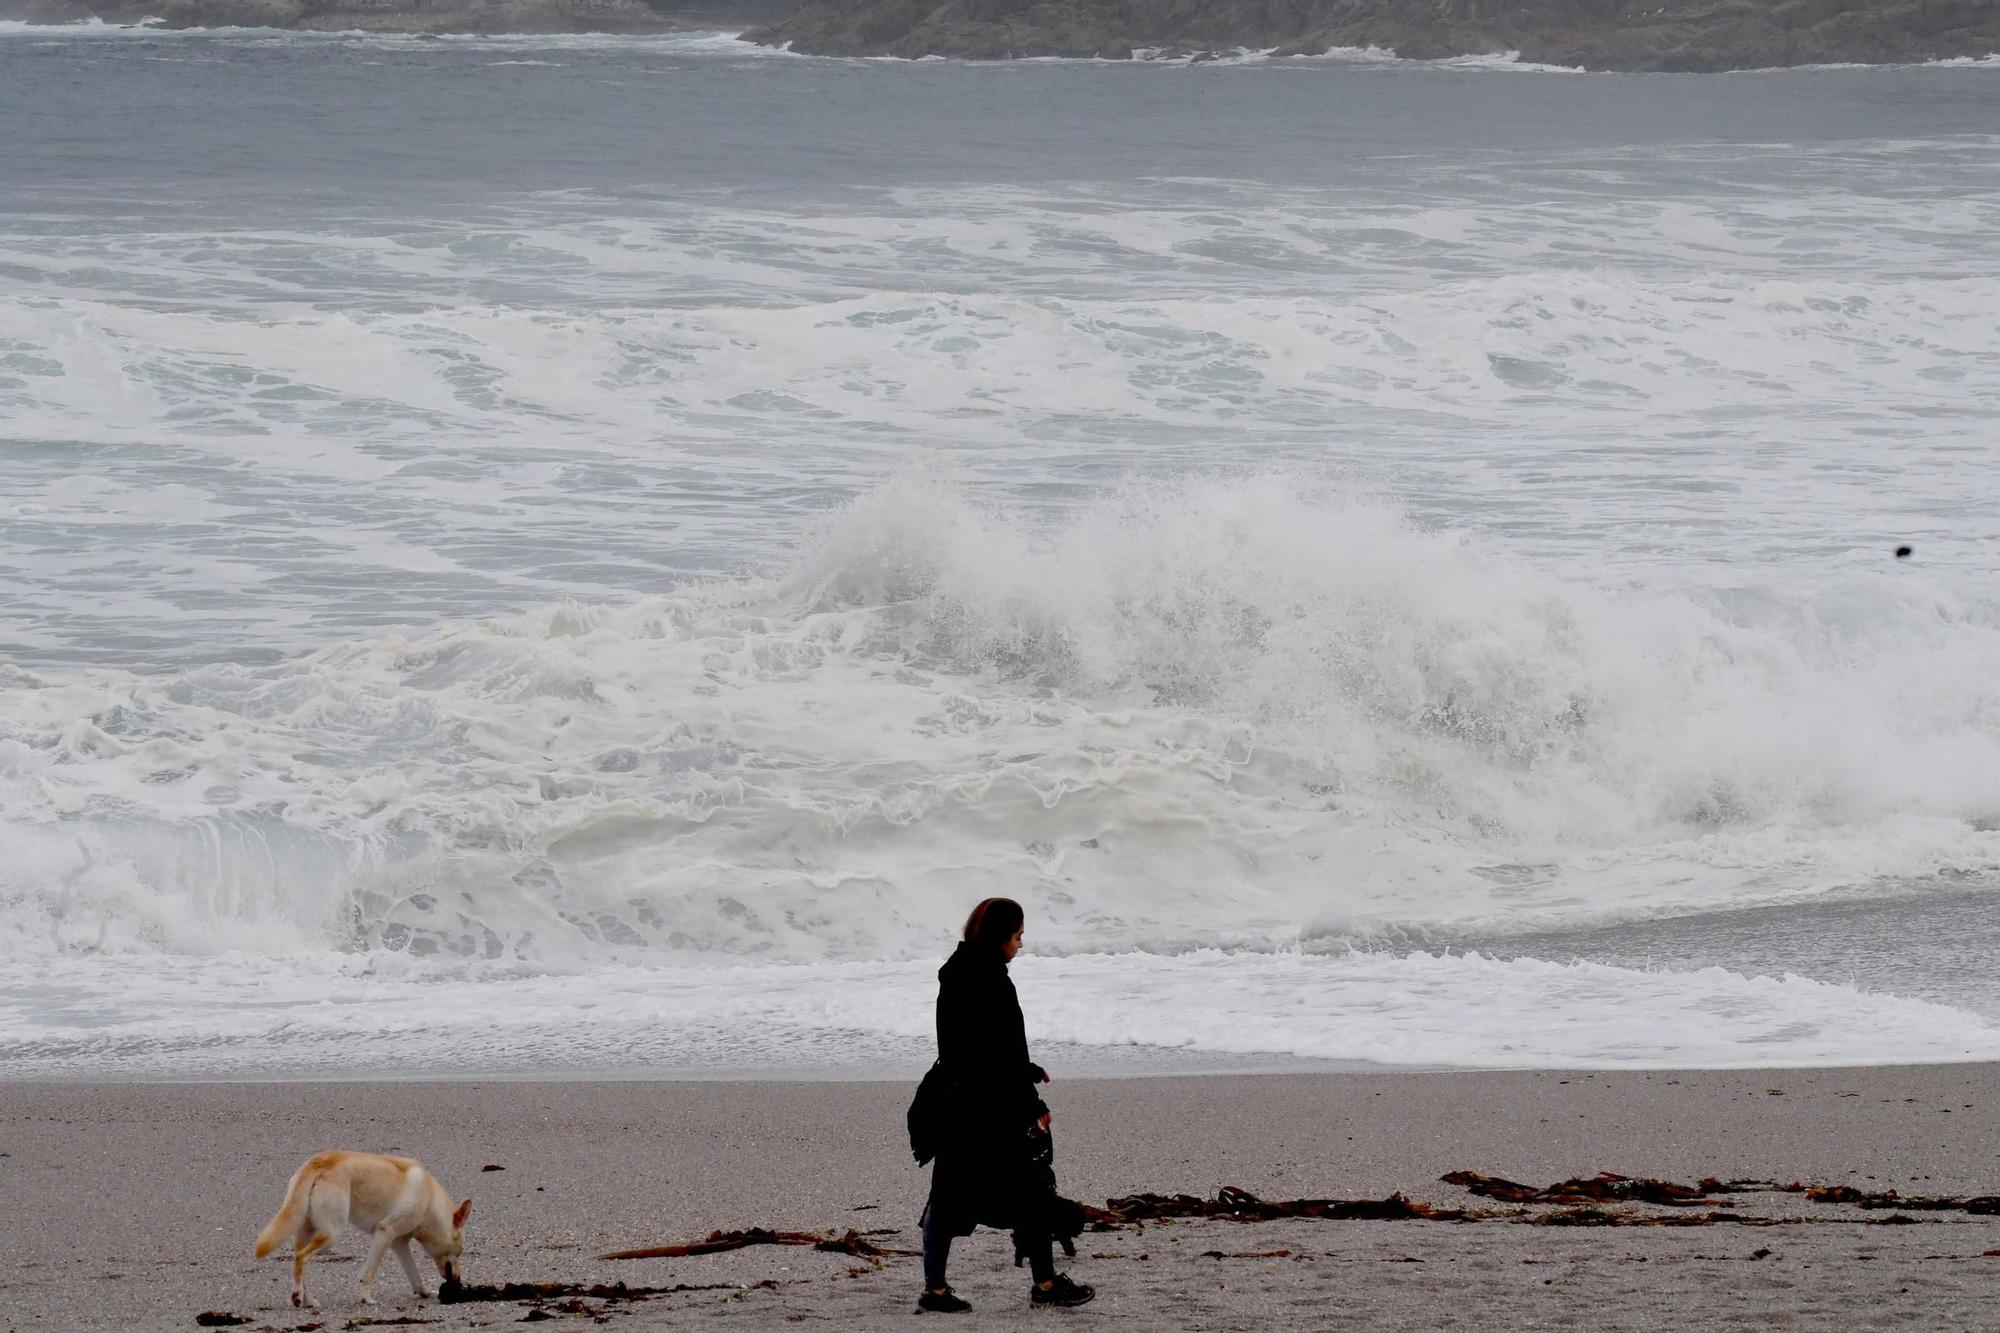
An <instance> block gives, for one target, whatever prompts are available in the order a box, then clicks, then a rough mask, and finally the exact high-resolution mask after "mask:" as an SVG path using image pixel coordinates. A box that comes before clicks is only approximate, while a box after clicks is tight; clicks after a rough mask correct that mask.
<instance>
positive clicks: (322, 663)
mask: <svg viewBox="0 0 2000 1333" xmlns="http://www.w3.org/2000/svg"><path fill="white" fill-rule="evenodd" d="M0 124H4V127H5V129H4V133H0V463H3V464H4V466H0V588H5V589H6V594H7V595H6V596H5V597H4V598H0V1076H4V1077H59V1076H92V1077H104V1076H110V1077H258V1076H270V1075H286V1074H301V1073H306V1074H318V1075H335V1076H340V1075H361V1074H380V1073H390V1074H402V1075H410V1076H416V1075H425V1074H458V1073H494V1072H507V1073H517V1074H551V1075H555V1074H569V1073H576V1072H592V1073H599V1074H651V1075H670V1076H685V1075H704V1074H713V1073H719V1072H745V1071H751V1072H789V1073H826V1072H841V1073H875V1074H896V1075H901V1074H903V1073H905V1072H907V1071H909V1070H910V1069H912V1068H914V1067H918V1066H920V1065H921V1064H922V1063H923V1062H924V1061H925V1060H926V1059H927V1058H928V1056H927V1044H928V1037H929V1031H930V1021H931V1020H930V1002H931V998H932V994H933V987H934V984H935V983H934V980H933V977H932V973H933V971H934V969H935V966H936V964H937V961H938V959H939V958H940V957H942V955H943V954H944V953H945V952H947V951H948V949H949V947H950V942H951V939H952V937H953V932H954V928H955V926H956V925H957V923H958V922H959V921H960V920H962V918H963V916H964V913H965V911H966V909H967V908H968V907H969V906H970V905H971V904H972V903H973V902H974V901H976V900H977V899H979V898H980V897H983V896H986V895H989V894H1009V895H1012V896H1015V897H1018V898H1020V899H1021V900H1022V901H1023V902H1024V903H1025V904H1026V906H1027V908H1028V911H1029V928H1028V952H1027V953H1026V954H1025V955H1024V956H1023V957H1022V958H1021V959H1020V960H1019V962H1017V964H1016V969H1015V970H1016V975H1017V979H1018V981H1019V984H1020V988H1021V991H1022V994H1023V998H1024V1001H1025V1003H1026V1006H1027V1011H1028V1017H1029V1026H1030V1031H1031V1035H1032V1036H1033V1037H1034V1039H1035V1040H1036V1041H1037V1043H1038V1044H1039V1046H1040V1047H1041V1048H1042V1049H1044V1050H1048V1051H1052V1052H1055V1053H1056V1054H1057V1056H1058V1057H1059V1059H1058V1060H1057V1061H1055V1063H1057V1064H1058V1068H1059V1072H1072V1073H1075V1072H1089V1071H1099V1072H1104V1071H1111V1072H1116V1071H1121V1070H1129V1069H1212V1068H1247V1067H1266V1066H1271V1065H1277V1064H1286V1063H1296V1062H1302V1061H1303V1062H1334V1063H1341V1064H1346V1063H1358V1062H1366V1063H1371V1064H1383V1065H1422V1066H1431V1067H1440V1066H1499V1065H1504V1066H1571V1065H1603V1066H1617V1065H1623V1066H1661V1065H1675V1064H1698V1065H1769V1066H1781V1065H1797V1064H1837V1063H1852V1062H1866V1061H1885V1060H1888V1061H1894V1060H1959V1059H1993V1058H2000V980H1996V973H1995V970H1994V969H1993V968H1992V967H1991V966H1990V965H1989V964H1988V962H1987V960H1988V959H1989V958H1990V956H1991V953H1992V950H1993V949H1994V948H1996V947H2000V928H1996V927H1995V926H1994V925H1993V924H1992V920H1993V917H1994V911H1993V907H1994V905H1995V903H1996V901H1997V900H1996V899H1995V897H1994V893H1995V890H1996V887H2000V584H1996V582H1995V575H1996V573H2000V472H1996V469H1995V468H1994V466H1993V464H1994V462H1995V456H1996V429H2000V320H1996V318H1995V314H1994V312H1995V311H1997V310H2000V263H1997V262H1996V259H2000V253H1996V245H2000V242H1996V238H2000V68H1996V67H1994V66H1993V65H1991V64H1984V65H1981V64H1972V65H1967V64H1957V65H1952V66H1946V67H1927V68H1919V69H1901V70H1888V69H1823V70H1805V71H1792V72H1782V73H1781V72H1766V73H1756V74H1744V75H1730V76H1709V77H1668V76H1660V77H1653V76H1581V75H1575V74H1572V73H1568V72H1564V71H1551V70H1537V69H1524V68H1521V67H1519V66H1515V65H1512V64H1510V63H1509V62H1506V61H1502V60H1483V61H1474V62H1444V63H1440V64H1435V65H1426V64H1416V63H1411V62H1400V61H1393V60H1386V59H1383V58H1381V57H1379V56H1376V55H1368V54H1360V53H1357V54H1354V55H1350V56H1336V57H1330V58H1325V59H1318V60H1271V59H1261V58H1252V57H1246V58H1242V59H1238V60H1233V61H1223V62H1214V63H1208V64H1198V65H1194V64H1185V63H1173V62H1141V63H1136V64H1129V65H1128V64H1109V63H1097V62H1059V61H1056V62H1051V61H1035V62H1022V63H1017V64H1008V65H997V66H973V65H965V64H959V63H955V62H945V61H925V62H917V63H898V62H889V61H845V60H822V59H812V58H806V57H799V56H793V55H790V54H787V53H782V52H772V51H762V50H758V49H755V48H750V47H747V46H745V45H743V44H741V43H739V42H736V41H734V40H733V39H731V38H730V37H729V36H728V35H727V34H702V35H694V36H682V37H670V38H621V39H612V38H591V37H573V38H561V37H558V38H549V37H533V38H530V37H520V38H462V39H460V38H454V39H443V40H438V39H417V38H400V37H366V36H360V35H353V34H346V35H304V34H284V33H274V32H260V31H216V32H192V33H164V32H153V31H131V30H119V29H108V28H84V29H54V28H33V27H24V26H21V25H12V26H8V25H0ZM1898 545H1908V546H1910V547H1911V548H1912V551H1913V553H1912V554H1911V556H1910V557H1909V558H1907V559H1897V558H1896V557H1895V556H1894V555H1893V551H1894V548H1895V547H1896V546H1898Z"/></svg>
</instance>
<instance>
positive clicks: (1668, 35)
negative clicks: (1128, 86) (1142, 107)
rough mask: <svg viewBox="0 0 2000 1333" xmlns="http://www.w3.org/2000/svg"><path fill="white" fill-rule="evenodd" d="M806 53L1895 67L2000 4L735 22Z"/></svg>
mask: <svg viewBox="0 0 2000 1333" xmlns="http://www.w3.org/2000/svg"><path fill="white" fill-rule="evenodd" d="M744 36H745V38H746V39H747V40H750V41H755V42H762V43H765V44H769V45H789V46H790V48H791V49H792V50H794V51H801V52H805V53H808V54H812V55H841V56H860V55H868V56H906V57H912V58H914V57H918V56H933V55H935V56H955V57H960V58H963V59H969V60H1004V59H1008V58H1015V57H1024V56H1071V57H1097V58H1100V59H1112V60H1125V59H1130V58H1131V57H1132V56H1133V54H1134V52H1135V51H1136V52H1148V51H1151V52H1161V53H1165V54H1170V55H1182V56H1188V55H1192V56H1197V57H1199V56H1201V55H1203V54H1206V53H1215V52H1235V51H1238V50H1243V49H1248V50H1253V51H1272V52H1274V53H1276V54H1279V55H1318V54H1321V53H1323V52H1326V51H1330V50H1336V49H1343V48H1365V47H1373V48H1376V49H1380V50H1385V51H1391V52H1394V53H1395V54H1396V55H1398V56H1402V57H1405V58H1407V59H1415V60H1430V59H1441V58H1446V57H1452V56H1467V55H1487V54H1498V53H1504V52H1519V54H1520V58H1521V59H1522V60H1523V61H1530V62H1534V63H1538V64H1550V65H1565V66H1572V67H1580V68H1583V69H1590V70H1657V71H1716V70H1731V69H1762V68H1769V67H1773V66H1782V65H1822V64H1848V63H1858V64H1900V63H1909V62H1918V61H1929V60H1940V59H1949V58H1953V57H1965V56H1970V57H1983V56H1987V55H1989V54H1992V53H1994V52H2000V0H803V3H801V5H800V6H799V9H798V12H797V13H796V14H794V15H792V16H791V17H790V18H788V19H785V20H783V21H781V22H778V23H774V24H770V25H768V26H765V27H762V28H758V29H753V30H752V31H750V32H747V33H745V34H744Z"/></svg>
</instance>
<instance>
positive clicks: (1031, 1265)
mask: <svg viewBox="0 0 2000 1333" xmlns="http://www.w3.org/2000/svg"><path fill="white" fill-rule="evenodd" d="M1014 1248H1015V1250H1016V1251H1018V1252H1022V1253H1025V1254H1026V1255H1027V1256H1028V1271H1029V1272H1030V1273H1033V1274H1034V1275H1035V1285H1036V1286H1041V1285H1042V1284H1043V1283H1045V1282H1053V1281H1055V1280H1056V1256H1055V1242H1054V1241H1052V1240H1050V1239H1049V1236H1048V1233H1047V1232H1043V1233H1041V1234H1040V1235H1036V1236H1023V1235H1018V1234H1017V1235H1016V1236H1015V1237H1014Z"/></svg>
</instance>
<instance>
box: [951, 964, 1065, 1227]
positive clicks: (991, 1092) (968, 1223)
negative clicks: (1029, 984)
mask: <svg viewBox="0 0 2000 1333" xmlns="http://www.w3.org/2000/svg"><path fill="white" fill-rule="evenodd" d="M937 1035H938V1063H939V1065H940V1066H941V1072H942V1073H943V1074H944V1075H945V1076H946V1077H947V1078H948V1080H949V1087H950V1093H949V1096H948V1098H947V1099H946V1106H947V1108H948V1109H947V1111H946V1114H945V1115H943V1116H942V1117H941V1124H940V1125H939V1131H938V1135H937V1164H936V1166H934V1167H933V1168H932V1170H931V1198H930V1209H929V1211H930V1215H931V1216H932V1217H933V1218H934V1219H935V1220H936V1222H937V1224H938V1225H940V1226H942V1227H943V1228H944V1229H945V1231H946V1233H947V1234H949V1235H954V1236H966V1235H970V1234H971V1233H972V1229H973V1228H974V1227H976V1226H989V1227H1002V1228H1010V1229H1014V1230H1032V1229H1035V1228H1036V1227H1037V1226H1039V1225H1041V1224H1042V1222H1043V1216H1042V1215H1043V1212H1044V1209H1045V1203H1046V1198H1047V1196H1048V1182H1047V1179H1046V1168H1045V1167H1038V1165H1037V1163H1036V1161H1035V1157H1034V1153H1035V1150H1036V1147H1037V1142H1036V1139H1037V1137H1039V1136H1038V1130H1039V1127H1038V1126H1037V1124H1036V1121H1038V1120H1039V1119H1041V1117H1042V1116H1044V1115H1046V1114H1048V1109H1049V1108H1048V1107H1047V1106H1045V1105H1044V1104H1043V1103H1042V1099H1041V1097H1040V1096H1038V1095H1037V1094H1036V1092H1035V1085H1036V1084H1038V1083H1040V1082H1042V1080H1043V1078H1044V1075H1043V1073H1042V1071H1041V1068H1040V1067H1039V1066H1037V1065H1035V1064H1034V1063H1032V1062H1031V1061H1030V1060H1029V1059H1028V1032H1027V1025H1026V1023H1025V1022H1024V1021H1023V1019H1022V1017H1021V1001H1020V999H1019V998H1018V997H1017V996H1016V995H1015V994H1014V983H1013V981H1012V980H1010V979H1009V978H1008V976H1007V960H1006V959H1005V958H1002V957H1001V956H1000V953H999V951H998V950H996V949H993V948H990V947H984V946H975V945H972V944H961V945H959V946H958V951H957V952H956V953H954V954H952V956H951V957H950V958H949V959H948V960H946V962H945V965H944V966H943V967H941V968H939V969H938V1000H937Z"/></svg>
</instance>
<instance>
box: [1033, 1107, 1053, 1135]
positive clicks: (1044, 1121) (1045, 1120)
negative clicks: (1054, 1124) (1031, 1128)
mask: <svg viewBox="0 0 2000 1333" xmlns="http://www.w3.org/2000/svg"><path fill="white" fill-rule="evenodd" d="M1053 1115H1054V1113H1053V1112H1051V1111H1044V1112H1042V1118H1041V1119H1040V1120H1037V1121H1036V1122H1035V1123H1036V1124H1038V1125H1040V1126H1041V1127H1042V1132H1043V1133H1044V1134H1046V1133H1048V1132H1049V1121H1050V1119H1051V1118H1052V1117H1053Z"/></svg>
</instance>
